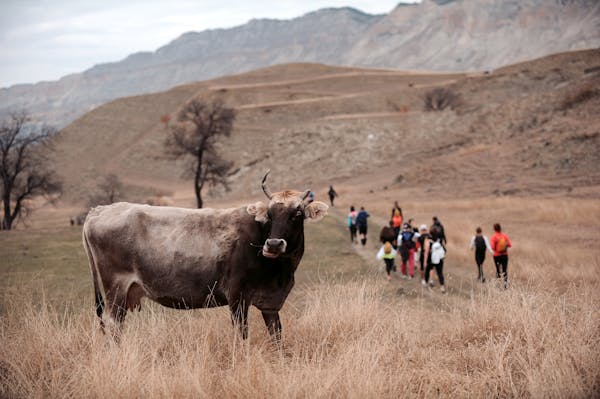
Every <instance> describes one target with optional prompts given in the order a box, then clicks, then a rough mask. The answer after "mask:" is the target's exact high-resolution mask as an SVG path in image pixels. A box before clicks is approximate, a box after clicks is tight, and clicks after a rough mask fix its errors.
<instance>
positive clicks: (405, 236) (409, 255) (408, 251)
mask: <svg viewBox="0 0 600 399" xmlns="http://www.w3.org/2000/svg"><path fill="white" fill-rule="evenodd" d="M415 239H416V237H415V232H414V231H413V229H412V227H410V225H409V224H408V223H405V224H404V226H403V228H402V231H401V232H400V234H399V235H398V248H399V251H400V255H401V256H402V265H401V266H400V272H401V273H402V277H403V278H413V277H414V275H415V247H416V245H415ZM406 263H408V274H407V273H406Z"/></svg>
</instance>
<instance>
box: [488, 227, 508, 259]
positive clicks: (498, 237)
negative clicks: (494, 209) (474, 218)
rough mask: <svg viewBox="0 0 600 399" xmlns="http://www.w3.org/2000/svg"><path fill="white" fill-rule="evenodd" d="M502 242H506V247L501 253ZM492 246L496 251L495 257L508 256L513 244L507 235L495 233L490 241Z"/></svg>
mask: <svg viewBox="0 0 600 399" xmlns="http://www.w3.org/2000/svg"><path fill="white" fill-rule="evenodd" d="M502 241H504V242H505V243H506V245H505V248H504V250H503V251H500V249H501V248H499V247H500V246H502ZM499 244H500V245H499ZM490 246H491V247H492V249H493V250H494V256H500V255H506V254H507V253H508V251H507V250H508V248H511V247H512V244H511V242H510V238H508V236H507V235H506V234H504V233H498V232H495V233H494V235H493V236H492V238H491V239H490Z"/></svg>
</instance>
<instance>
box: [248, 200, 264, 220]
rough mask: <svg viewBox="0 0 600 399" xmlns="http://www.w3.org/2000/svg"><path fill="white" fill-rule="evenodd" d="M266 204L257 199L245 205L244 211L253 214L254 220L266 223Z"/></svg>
mask: <svg viewBox="0 0 600 399" xmlns="http://www.w3.org/2000/svg"><path fill="white" fill-rule="evenodd" d="M267 209H268V207H267V205H265V204H264V203H262V202H260V201H258V202H255V203H254V204H250V205H248V206H247V207H246V212H248V213H249V214H250V215H254V220H256V221H257V222H260V223H267Z"/></svg>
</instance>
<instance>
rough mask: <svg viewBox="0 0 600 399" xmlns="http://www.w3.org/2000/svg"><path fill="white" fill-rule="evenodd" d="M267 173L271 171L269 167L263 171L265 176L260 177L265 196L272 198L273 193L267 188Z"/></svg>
mask: <svg viewBox="0 0 600 399" xmlns="http://www.w3.org/2000/svg"><path fill="white" fill-rule="evenodd" d="M269 173H271V169H269V170H267V173H265V177H263V179H262V189H263V191H264V193H265V195H266V196H267V198H268V199H271V198H273V193H271V191H270V190H269V189H268V188H267V176H269Z"/></svg>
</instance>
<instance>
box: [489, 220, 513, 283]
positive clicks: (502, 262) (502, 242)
mask: <svg viewBox="0 0 600 399" xmlns="http://www.w3.org/2000/svg"><path fill="white" fill-rule="evenodd" d="M490 245H491V247H492V250H493V251H494V264H495V265H496V277H497V278H500V277H502V276H504V288H508V274H507V271H506V270H507V268H508V248H512V243H511V242H510V239H509V238H508V236H507V235H506V234H504V233H503V232H502V227H501V226H500V223H496V224H494V235H493V236H492V238H491V239H490Z"/></svg>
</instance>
